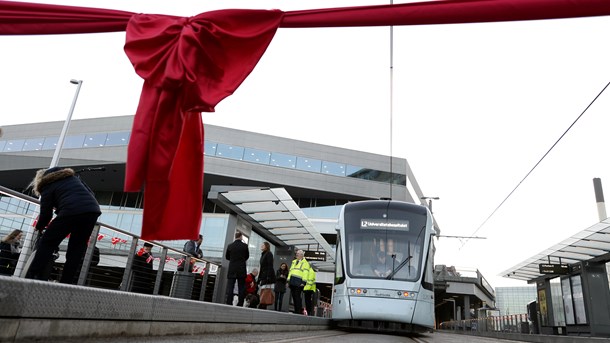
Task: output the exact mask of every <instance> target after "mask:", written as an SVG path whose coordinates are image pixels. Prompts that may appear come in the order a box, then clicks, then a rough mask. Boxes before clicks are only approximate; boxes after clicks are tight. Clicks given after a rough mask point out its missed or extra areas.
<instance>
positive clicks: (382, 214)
mask: <svg viewBox="0 0 610 343" xmlns="http://www.w3.org/2000/svg"><path fill="white" fill-rule="evenodd" d="M381 204H392V206H391V207H388V206H387V205H384V206H383V207H381V206H376V207H370V206H369V207H366V208H358V209H356V210H353V211H348V209H346V211H345V213H344V220H345V238H346V239H345V243H346V249H347V250H346V255H347V261H346V262H347V272H348V274H349V275H350V277H352V278H371V279H393V280H406V281H415V280H417V279H418V278H419V275H420V274H421V272H420V271H421V268H422V267H421V264H422V253H423V247H424V240H425V236H426V235H425V234H424V232H425V231H426V212H425V210H424V211H422V210H420V209H418V208H415V207H414V206H397V205H396V203H381ZM399 205H404V204H399Z"/></svg>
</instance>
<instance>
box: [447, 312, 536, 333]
mask: <svg viewBox="0 0 610 343" xmlns="http://www.w3.org/2000/svg"><path fill="white" fill-rule="evenodd" d="M439 330H449V331H462V332H464V333H473V334H474V333H476V332H510V333H522V334H530V333H532V332H533V331H532V323H531V322H530V321H529V320H528V317H527V314H513V315H506V316H493V317H485V318H477V319H466V320H452V321H448V322H442V323H440V325H439Z"/></svg>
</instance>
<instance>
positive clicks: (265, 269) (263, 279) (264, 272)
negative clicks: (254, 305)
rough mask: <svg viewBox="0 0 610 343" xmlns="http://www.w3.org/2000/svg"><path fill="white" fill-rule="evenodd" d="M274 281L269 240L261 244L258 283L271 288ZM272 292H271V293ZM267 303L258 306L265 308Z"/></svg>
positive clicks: (262, 286)
mask: <svg viewBox="0 0 610 343" xmlns="http://www.w3.org/2000/svg"><path fill="white" fill-rule="evenodd" d="M274 283H275V271H274V270H273V253H272V252H271V245H270V244H269V242H263V243H262V244H261V259H260V271H259V272H258V284H259V285H260V286H261V287H260V288H261V289H263V288H271V287H273V286H272V285H273V284H274ZM271 294H273V293H271ZM267 306H268V305H262V304H261V305H259V307H258V308H262V309H266V308H267Z"/></svg>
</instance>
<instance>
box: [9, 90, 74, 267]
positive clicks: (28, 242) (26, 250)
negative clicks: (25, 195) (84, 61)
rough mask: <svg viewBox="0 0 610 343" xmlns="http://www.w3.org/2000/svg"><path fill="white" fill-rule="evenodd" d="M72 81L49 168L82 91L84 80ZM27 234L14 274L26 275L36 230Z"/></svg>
mask: <svg viewBox="0 0 610 343" xmlns="http://www.w3.org/2000/svg"><path fill="white" fill-rule="evenodd" d="M70 83H71V84H73V85H77V87H76V93H74V99H72V105H71V106H70V111H69V112H68V118H66V121H65V122H64V126H63V128H62V129H61V133H60V134H59V139H58V140H57V146H56V147H55V152H54V153H53V158H52V159H51V165H50V166H49V168H53V167H56V166H57V164H58V162H59V154H60V153H61V148H62V146H63V145H64V139H65V138H66V133H67V132H68V127H69V126H70V121H71V120H72V113H74V107H75V106H76V100H77V99H78V93H79V92H80V87H81V86H82V84H83V80H75V79H72V80H70ZM26 231H27V232H26V234H25V242H24V243H25V244H23V247H22V249H21V254H20V255H19V260H18V261H17V266H16V267H15V272H14V275H19V276H21V277H25V274H26V273H27V270H26V269H25V264H26V262H27V260H28V259H29V257H30V255H31V251H32V246H33V242H32V238H33V236H34V230H33V229H32V228H30V230H26Z"/></svg>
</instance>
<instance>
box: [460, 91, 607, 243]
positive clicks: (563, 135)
mask: <svg viewBox="0 0 610 343" xmlns="http://www.w3.org/2000/svg"><path fill="white" fill-rule="evenodd" d="M608 86H610V81H609V82H608V83H606V86H604V88H602V90H601V91H600V92H599V93H598V94H597V95H596V96H595V98H593V100H591V102H590V103H589V105H587V107H586V108H585V109H584V110H583V111H582V112H581V113H580V115H579V116H578V117H577V118H576V119H575V120H574V121H573V122H572V124H570V126H569V127H568V128H567V129H566V130H565V131H564V132H563V133H562V134H561V136H560V137H559V138H558V139H557V140H556V141H555V143H553V145H552V146H551V147H550V148H549V150H547V152H546V153H544V155H542V157H541V158H540V160H538V162H536V164H535V165H534V166H533V167H532V169H530V171H528V172H527V174H525V176H524V177H523V179H521V181H519V183H518V184H517V185H516V186H515V188H513V190H512V191H510V193H508V195H507V196H506V197H505V198H504V200H502V202H501V203H500V204H499V205H498V206H497V207H496V208H495V209H494V210H493V211H492V212H491V214H490V215H489V216H488V217H487V218H486V219H485V220H484V221H483V222H482V223H481V225H479V227H478V228H477V229H476V230H474V232H473V233H472V234H470V236H474V235H475V234H476V233H477V232H479V230H481V228H482V227H483V226H484V225H485V224H486V223H487V222H488V221H489V219H491V217H493V216H494V214H496V212H498V210H499V209H500V207H502V205H504V203H505V202H506V201H507V200H508V198H510V197H511V195H513V193H515V191H516V190H517V188H519V186H521V184H522V183H523V182H524V181H525V179H527V178H528V177H529V176H530V174H531V173H532V172H533V171H534V170H535V169H536V167H538V165H540V163H542V161H543V160H544V159H545V158H546V156H547V155H548V154H549V153H550V152H551V151H552V150H553V149H554V148H555V146H556V145H557V144H559V142H560V141H561V140H562V139H563V137H565V135H566V134H567V133H568V132H569V131H570V130H571V129H572V127H573V126H574V125H576V123H577V122H578V121H579V120H580V118H581V117H582V116H583V115H584V114H585V113H586V112H587V110H589V108H590V107H591V106H592V105H593V104H594V103H595V101H597V99H598V98H599V97H600V96H601V95H602V94H603V93H604V91H605V90H606V89H607V88H608ZM468 241H469V238H466V240H465V241H464V242H463V243H462V245H461V246H460V249H461V248H463V247H464V245H466V243H468Z"/></svg>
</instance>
